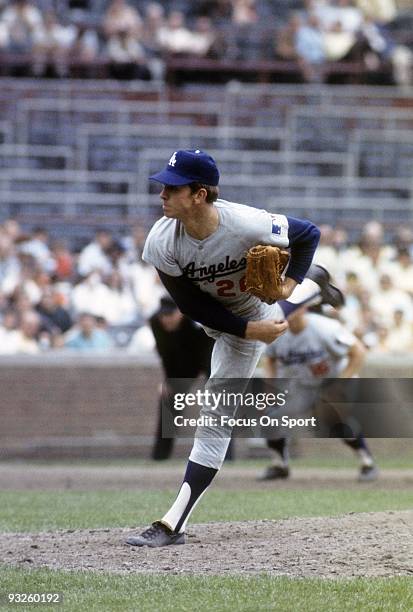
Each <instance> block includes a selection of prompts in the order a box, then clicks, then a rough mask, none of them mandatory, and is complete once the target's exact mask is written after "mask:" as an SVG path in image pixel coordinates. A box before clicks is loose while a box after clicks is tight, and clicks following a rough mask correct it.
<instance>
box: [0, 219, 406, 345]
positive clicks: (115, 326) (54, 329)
mask: <svg viewBox="0 0 413 612" xmlns="http://www.w3.org/2000/svg"><path fill="white" fill-rule="evenodd" d="M321 230H322V232H321V236H322V238H321V244H320V247H319V249H318V251H317V255H316V261H317V262H318V263H321V264H323V265H325V266H326V267H327V268H328V269H329V270H330V271H331V272H332V274H333V276H334V278H335V280H336V283H337V284H338V285H339V286H340V287H341V288H342V289H343V290H344V292H345V294H346V298H347V301H346V305H345V307H344V308H343V309H342V310H341V311H340V313H339V316H340V317H341V318H342V319H343V321H344V322H345V323H346V325H347V326H348V327H349V329H351V330H352V331H353V332H354V333H356V334H357V336H358V337H360V338H361V339H362V340H363V342H364V343H365V345H366V346H368V347H369V348H370V349H371V350H372V351H380V352H404V351H413V233H412V232H411V231H410V230H409V229H406V228H400V229H399V230H398V231H397V232H396V234H395V236H394V238H393V240H391V241H390V240H388V239H387V240H385V235H384V230H383V227H382V226H381V225H380V224H379V223H377V222H370V223H368V224H367V225H366V226H365V227H364V229H363V231H362V234H361V236H360V240H359V241H358V243H357V244H351V243H350V242H349V240H348V235H347V233H346V232H345V231H344V230H342V229H334V228H332V227H330V226H322V227H321ZM144 240H145V232H144V231H143V229H142V227H141V226H140V225H136V226H135V227H134V228H132V230H131V232H130V233H129V234H128V235H125V236H122V237H115V236H114V235H113V234H112V233H111V232H109V231H108V230H106V229H98V230H97V231H96V234H95V236H94V238H93V240H91V241H90V242H89V244H87V245H86V246H84V248H82V249H81V250H80V251H79V252H78V253H75V252H73V251H72V250H71V249H69V248H68V246H67V245H66V244H65V243H64V242H62V241H60V240H53V239H52V238H51V237H50V235H49V234H48V232H47V231H46V230H45V229H44V228H41V227H38V228H35V229H33V230H32V231H30V232H29V233H26V232H24V231H22V229H21V227H20V225H19V224H18V223H17V222H16V221H15V220H13V219H8V220H6V221H4V223H3V224H2V225H0V354H3V355H11V354H23V353H25V354H36V353H40V352H45V351H51V350H54V351H62V350H63V349H66V350H71V351H83V352H84V351H90V350H94V351H100V352H105V351H106V352H108V351H111V350H113V348H115V347H118V348H119V350H121V349H122V350H124V351H127V352H129V353H130V354H135V355H139V354H140V353H143V352H145V351H147V350H150V349H152V348H153V347H154V341H153V338H152V337H151V334H150V330H149V328H148V325H147V322H148V320H149V318H150V317H151V316H152V315H153V313H154V312H156V311H157V309H158V307H159V303H160V300H161V298H162V296H164V294H165V290H164V289H163V287H162V285H161V284H160V282H159V279H158V277H157V274H156V272H155V270H154V269H153V268H152V267H150V266H147V265H145V264H144V262H143V261H142V259H141V254H142V248H143V243H144Z"/></svg>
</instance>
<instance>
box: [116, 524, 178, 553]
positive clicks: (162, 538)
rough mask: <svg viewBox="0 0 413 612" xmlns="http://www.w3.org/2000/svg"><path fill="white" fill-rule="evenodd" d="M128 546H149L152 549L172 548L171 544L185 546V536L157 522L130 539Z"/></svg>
mask: <svg viewBox="0 0 413 612" xmlns="http://www.w3.org/2000/svg"><path fill="white" fill-rule="evenodd" d="M126 544H129V545H130V546H149V547H150V548H158V547H160V546H170V545H171V544H185V534H184V533H174V532H173V531H171V530H170V529H169V527H167V526H166V525H164V524H163V523H161V522H160V521H155V522H154V523H152V525H151V526H150V527H149V528H148V529H145V531H143V532H142V533H141V534H140V535H138V536H132V537H130V538H128V539H127V540H126Z"/></svg>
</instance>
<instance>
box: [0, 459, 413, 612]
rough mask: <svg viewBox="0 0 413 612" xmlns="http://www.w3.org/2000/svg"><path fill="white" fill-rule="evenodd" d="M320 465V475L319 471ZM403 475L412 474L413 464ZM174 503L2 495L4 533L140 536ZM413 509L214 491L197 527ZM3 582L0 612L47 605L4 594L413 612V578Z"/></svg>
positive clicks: (99, 606) (278, 493)
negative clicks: (118, 530)
mask: <svg viewBox="0 0 413 612" xmlns="http://www.w3.org/2000/svg"><path fill="white" fill-rule="evenodd" d="M297 464H298V462H297ZM237 465H239V464H238V463H237ZM262 465H263V464H262V462H257V466H259V467H262ZM313 465H314V462H313ZM315 465H317V467H319V464H318V463H316V464H315ZM353 466H354V464H353ZM329 467H330V464H329ZM390 467H394V466H393V465H391V466H390ZM400 467H411V464H410V465H405V466H400ZM102 469H104V466H103V465H102ZM228 469H231V467H229V468H228ZM174 494H175V491H174V490H172V489H171V490H168V491H160V490H151V491H99V490H96V491H90V492H87V491H76V490H67V491H36V490H26V491H15V490H12V491H7V490H5V491H2V492H1V493H0V531H2V532H14V531H16V532H21V531H43V530H54V529H76V528H97V527H132V528H133V527H134V526H135V525H142V524H146V523H149V522H150V521H152V520H153V519H154V518H157V517H158V516H160V515H161V514H162V513H163V511H164V510H165V508H166V507H167V506H168V504H169V503H170V502H171V501H172V500H173V498H174ZM412 506H413V490H412V489H411V488H410V489H407V490H403V489H396V490H386V489H384V488H379V487H376V488H365V489H363V488H361V489H357V490H346V489H309V490H304V489H302V490H294V489H285V490H274V489H263V490H248V489H246V490H242V491H241V490H239V491H238V490H235V491H233V490H232V491H225V490H222V489H220V490H218V489H216V490H214V489H211V490H210V491H209V492H208V494H207V495H206V496H205V498H204V499H203V501H202V503H201V504H200V506H199V507H198V508H197V509H196V510H195V512H194V514H193V517H192V519H191V520H192V522H194V523H196V522H198V523H202V522H211V521H231V520H253V519H264V518H265V519H279V518H288V517H293V516H333V515H338V514H342V513H346V512H369V511H382V510H404V509H411V508H412ZM0 563H1V561H0ZM0 575H1V578H0V598H2V599H0V610H33V609H41V606H35V605H30V606H26V607H24V606H22V605H19V606H18V605H17V604H14V605H10V606H8V605H7V603H6V598H5V597H6V595H5V594H6V593H9V592H62V593H63V597H64V602H63V604H62V605H59V606H50V605H49V606H46V607H45V606H43V609H48V610H50V609H53V610H60V609H61V610H64V611H66V610H67V611H70V612H71V611H73V612H74V611H76V612H77V611H79V612H80V611H82V612H83V611H84V610H88V611H89V612H94V611H99V612H112V611H129V610H131V611H132V610H134V611H135V610H137V611H148V612H158V611H172V610H173V611H176V612H180V611H191V612H192V611H195V610H202V611H203V610H208V611H210V610H212V611H217V612H221V611H223V612H225V611H228V612H229V611H231V612H233V611H234V612H235V611H237V612H238V611H242V612H244V611H245V612H246V611H251V612H253V611H261V610H262V611H266V610H274V611H281V612H283V611H291V612H307V611H308V612H310V611H311V612H313V611H314V612H315V611H317V612H324V611H325V612H334V611H339V612H341V611H347V610H348V611H349V612H350V611H351V612H354V611H357V612H370V611H371V612H378V611H389V612H395V611H398V610H399V611H401V612H408V611H409V610H413V578H408V577H394V578H386V579H384V578H369V579H365V578H357V579H345V580H344V579H337V580H327V579H312V578H306V579H304V578H300V579H291V578H286V577H277V578H274V577H272V576H268V575H259V576H256V577H242V576H239V575H237V576H235V575H234V576H176V575H142V574H132V575H131V574H128V575H113V574H109V573H106V572H85V571H79V572H63V571H51V570H46V569H36V570H29V569H23V568H22V569H20V568H10V567H5V566H3V567H2V568H1V574H0Z"/></svg>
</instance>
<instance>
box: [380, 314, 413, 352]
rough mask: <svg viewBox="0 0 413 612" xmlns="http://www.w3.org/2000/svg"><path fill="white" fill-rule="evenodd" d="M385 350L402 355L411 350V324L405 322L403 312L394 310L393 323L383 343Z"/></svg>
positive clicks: (412, 343) (412, 331)
mask: <svg viewBox="0 0 413 612" xmlns="http://www.w3.org/2000/svg"><path fill="white" fill-rule="evenodd" d="M384 346H385V348H386V349H387V350H388V351H390V352H392V353H403V352H406V351H412V350H413V327H412V322H411V321H410V322H409V321H407V320H406V315H405V312H404V311H403V310H402V309H399V308H396V310H395V311H394V313H393V321H392V324H391V325H390V327H389V330H388V334H387V337H386V339H385V341H384Z"/></svg>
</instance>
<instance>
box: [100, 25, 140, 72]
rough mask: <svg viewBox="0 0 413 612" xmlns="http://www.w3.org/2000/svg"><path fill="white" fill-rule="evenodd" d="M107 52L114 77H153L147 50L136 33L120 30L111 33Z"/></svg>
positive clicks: (110, 69) (110, 70)
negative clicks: (148, 65)
mask: <svg viewBox="0 0 413 612" xmlns="http://www.w3.org/2000/svg"><path fill="white" fill-rule="evenodd" d="M106 53H107V56H108V60H109V72H110V75H111V77H112V78H114V79H122V80H131V79H143V80H149V79H150V78H151V75H150V72H149V69H148V67H147V63H146V55H145V50H144V48H143V46H142V45H141V43H140V42H139V40H138V36H137V34H136V33H134V32H132V31H130V30H119V31H118V32H116V33H115V34H111V36H110V37H109V39H108V43H107V45H106Z"/></svg>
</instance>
